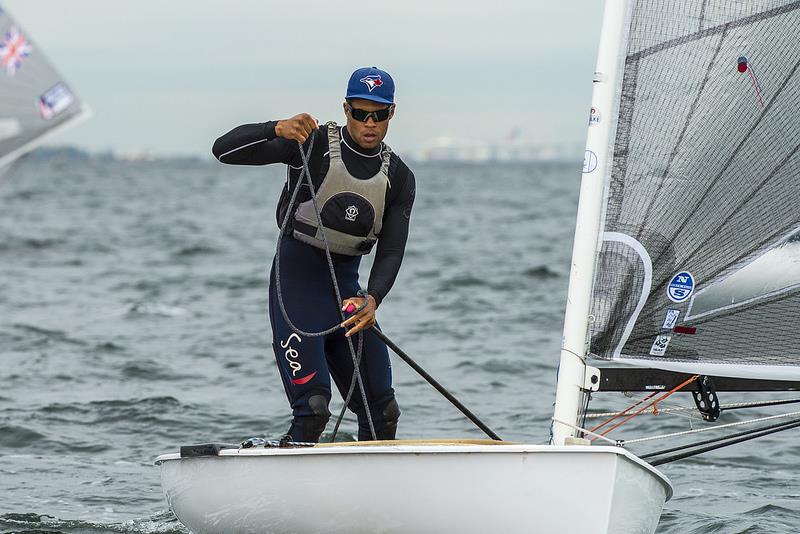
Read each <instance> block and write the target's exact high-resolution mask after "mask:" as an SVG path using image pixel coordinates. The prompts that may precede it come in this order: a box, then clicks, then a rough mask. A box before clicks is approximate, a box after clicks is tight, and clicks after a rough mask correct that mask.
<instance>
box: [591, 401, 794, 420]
mask: <svg viewBox="0 0 800 534" xmlns="http://www.w3.org/2000/svg"><path fill="white" fill-rule="evenodd" d="M798 400H800V399H779V400H770V401H754V402H733V403H728V404H720V406H719V407H720V409H721V410H725V409H732V408H756V407H758V406H765V407H769V406H772V405H773V404H778V403H781V402H786V403H788V402H792V401H795V402H796V401H798ZM658 404H661V403H660V402H659V403H658ZM688 411H697V412H698V413H699V410H698V409H697V408H696V407H695V406H680V407H677V408H659V409H658V413H659V414H662V413H674V412H688ZM618 413H619V412H592V413H588V414H586V419H600V418H602V417H612V416H614V415H617V414H618ZM650 414H652V412H651V411H648V410H646V411H644V412H642V413H638V414H635V415H637V416H639V415H650Z"/></svg>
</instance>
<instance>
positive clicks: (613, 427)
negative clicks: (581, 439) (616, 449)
mask: <svg viewBox="0 0 800 534" xmlns="http://www.w3.org/2000/svg"><path fill="white" fill-rule="evenodd" d="M698 378H700V375H694V376H691V377H689V378H687V379H686V380H684V381H683V382H682V383H680V384H678V385H677V386H675V387H674V388H672V389H671V390H669V391H668V392H666V393H665V394H664V395H662V396H661V397H659V398H658V399H656V400H654V401H652V402H649V403H647V404H646V405H645V406H643V407H641V408H639V410H638V411H636V412H635V413H633V414H631V415H628V416H627V417H626V418H625V419H623V420H622V421H620V422H619V423H617V424H616V425H614V426H612V427H611V428H609V429H608V430H606V431H605V432H603V434H602V435H603V436H605V435H607V434H608V433H609V432H611V431H612V430H614V429H616V428H619V427H620V426H622V425H624V424H625V423H627V422H628V421H630V420H631V419H633V418H634V417H636V416H637V415H639V414H640V413H642V412H643V411H645V410H646V409H647V408H649V407H650V406H652V407H653V410H654V411H655V410H657V406H658V403H659V402H660V401H662V400H664V399H666V398H667V397H669V396H670V395H672V394H673V393H676V392H677V391H680V390H681V389H682V388H684V387H685V386H687V385H689V384H691V383H692V382H694V381H695V380H697V379H698ZM593 439H596V438H593Z"/></svg>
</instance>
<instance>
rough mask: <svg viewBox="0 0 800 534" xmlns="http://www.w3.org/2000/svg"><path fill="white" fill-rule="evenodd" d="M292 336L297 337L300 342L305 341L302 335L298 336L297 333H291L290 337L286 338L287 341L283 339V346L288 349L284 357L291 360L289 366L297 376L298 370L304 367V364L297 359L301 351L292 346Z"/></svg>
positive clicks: (293, 374)
mask: <svg viewBox="0 0 800 534" xmlns="http://www.w3.org/2000/svg"><path fill="white" fill-rule="evenodd" d="M292 338H295V339H297V342H298V343H302V342H303V340H302V339H301V338H300V336H298V335H297V334H295V333H292V335H290V336H289V337H288V339H286V341H281V348H282V349H286V352H284V353H283V356H284V358H286V361H287V362H289V367H291V368H292V376H295V375H296V374H297V371H299V370H300V369H302V368H303V366H302V365H301V364H300V362H298V361H297V357H298V356H300V353H299V352H297V350H295V349H294V348H292V347H291V346H290V343H291V342H292Z"/></svg>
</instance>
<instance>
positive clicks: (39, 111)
mask: <svg viewBox="0 0 800 534" xmlns="http://www.w3.org/2000/svg"><path fill="white" fill-rule="evenodd" d="M0 95H2V99H0V168H2V167H4V166H6V165H8V164H9V163H11V162H13V161H14V160H15V159H17V158H19V157H20V156H22V155H24V154H25V153H26V152H29V151H30V150H32V149H34V148H35V147H36V146H38V145H39V144H40V143H41V142H42V141H43V140H44V139H45V138H46V137H47V136H48V135H50V134H52V133H53V132H56V131H58V130H60V129H62V128H65V127H67V126H71V125H74V124H75V123H76V122H78V121H79V120H81V119H84V118H86V117H88V115H89V110H88V107H87V106H86V105H85V104H84V102H83V101H82V100H81V98H80V97H79V96H78V95H77V94H76V93H75V92H74V91H73V90H72V89H71V88H70V86H69V85H68V84H67V83H66V82H65V81H64V79H63V78H62V77H61V75H60V74H59V73H58V71H56V69H55V68H54V67H53V66H52V65H51V64H50V62H49V61H48V60H47V58H46V57H45V55H44V54H43V52H42V50H41V49H40V48H39V47H38V46H37V45H36V44H35V43H34V42H33V41H32V40H31V38H30V36H29V35H28V34H27V33H26V32H25V31H24V29H23V28H22V27H21V26H20V25H19V24H18V23H17V22H16V21H15V20H14V19H13V18H11V16H10V15H9V14H8V12H7V11H5V10H4V9H3V8H2V7H0Z"/></svg>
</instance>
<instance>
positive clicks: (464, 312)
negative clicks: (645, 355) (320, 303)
mask: <svg viewBox="0 0 800 534" xmlns="http://www.w3.org/2000/svg"><path fill="white" fill-rule="evenodd" d="M413 168H414V170H415V173H416V176H417V182H418V194H417V204H416V206H415V209H414V216H413V220H412V235H411V239H410V243H409V246H408V251H407V256H406V260H405V262H404V266H403V270H402V272H401V274H400V277H399V279H398V281H397V284H396V285H395V288H394V289H393V291H392V293H391V295H390V296H389V298H388V299H387V300H386V301H385V303H384V305H383V306H382V307H381V310H380V319H381V322H382V324H383V327H384V331H385V332H386V333H387V334H389V335H390V337H392V338H393V339H394V340H395V341H396V342H397V343H398V344H399V345H400V346H401V347H403V348H404V349H405V350H406V351H407V352H408V353H409V354H411V355H412V356H414V357H415V358H416V359H417V360H418V361H419V362H420V363H421V364H422V365H423V366H424V367H426V368H427V370H428V371H429V372H430V373H431V374H433V375H434V376H435V377H437V378H438V379H439V380H440V381H441V382H442V383H443V384H445V385H446V386H448V387H449V388H450V389H451V390H452V391H453V392H454V393H455V394H456V395H457V396H458V397H459V398H460V399H461V400H462V401H463V402H464V403H465V404H466V405H467V406H469V407H471V408H473V410H474V411H475V412H476V413H477V414H479V416H480V417H482V418H483V419H484V420H485V421H486V422H488V423H489V424H490V426H492V427H493V429H494V430H495V431H497V432H498V433H499V434H500V435H501V436H503V437H504V438H506V439H515V440H526V441H532V442H540V443H541V442H545V441H546V440H547V436H548V420H549V417H550V415H551V414H552V402H553V398H554V383H555V382H554V381H555V366H556V360H557V355H558V347H559V344H560V337H561V326H562V316H563V309H564V303H565V295H566V286H567V273H568V263H569V254H570V251H571V240H572V232H573V228H574V215H575V209H576V202H577V191H578V185H579V178H580V172H579V165H578V164H575V165H486V166H443V165H419V164H417V165H414V166H413ZM283 178H284V171H283V169H281V168H278V167H272V168H257V169H252V168H250V169H247V168H225V167H222V166H220V165H216V164H213V163H200V162H172V163H168V162H158V163H125V162H90V163H79V162H68V161H67V162H61V163H59V164H56V163H54V162H43V161H28V162H25V163H23V164H22V165H21V166H20V167H19V168H17V169H16V170H15V172H14V173H13V174H11V175H9V176H7V177H6V178H5V180H4V181H3V182H0V236H2V237H0V310H1V311H2V314H0V364H2V365H0V497H1V498H0V532H5V533H11V532H29V533H33V532H38V533H64V534H67V533H69V534H77V533H110V532H129V533H157V532H164V533H167V532H181V533H183V532H186V531H185V530H184V529H183V528H182V527H181V526H180V524H178V523H177V522H176V520H175V519H174V518H173V516H172V514H171V513H170V512H169V511H168V510H167V506H166V503H165V502H164V500H163V498H162V495H161V493H160V487H159V481H158V472H157V469H156V468H155V467H154V466H153V464H152V461H153V459H154V457H155V456H156V455H157V454H160V453H164V452H171V451H174V450H176V447H177V446H178V445H180V444H184V443H195V442H201V441H209V440H222V441H232V442H236V441H240V440H242V439H244V438H247V437H250V436H255V435H265V434H266V435H267V436H273V437H274V436H278V435H280V434H281V433H282V432H283V431H285V430H286V428H287V424H288V408H287V405H286V399H285V396H284V393H283V390H282V387H281V383H280V380H279V378H278V375H277V372H276V370H275V368H274V366H275V363H274V358H273V355H272V352H271V348H270V333H269V325H268V321H267V319H266V313H265V310H266V277H267V272H268V266H269V263H270V261H271V257H272V253H273V247H274V244H275V238H276V234H277V229H276V227H275V222H274V207H275V202H276V199H277V194H278V191H279V189H280V187H281V186H282V181H283ZM364 267H365V268H364V271H363V272H366V269H367V268H368V265H367V264H365V266H364ZM395 362H396V363H395V366H394V374H395V384H396V389H397V393H398V399H399V402H400V404H401V406H402V409H403V417H402V419H401V425H402V426H401V429H400V432H399V437H402V438H411V437H420V436H425V437H445V436H451V437H454V436H459V437H464V436H469V437H480V434H479V431H477V430H475V429H474V428H473V427H472V426H471V423H469V422H468V421H467V420H465V419H464V418H463V417H462V416H461V415H460V414H459V413H458V412H457V411H456V410H455V409H454V408H452V407H451V406H449V405H448V404H447V403H446V401H444V400H443V399H442V398H441V397H439V396H438V395H437V394H436V392H435V391H433V389H432V388H430V387H429V386H428V385H427V384H425V383H423V382H422V381H421V380H420V379H419V378H418V377H417V376H415V375H414V374H413V373H412V372H411V371H410V370H409V369H408V368H406V367H405V366H404V364H403V363H402V362H400V361H399V360H395ZM625 400H626V399H624V398H623V397H622V396H621V395H620V396H617V397H613V398H612V397H610V396H607V397H605V398H600V399H599V402H596V403H593V407H594V408H617V407H621V406H622V405H623V404H624V403H625ZM680 400H681V402H682V404H687V402H690V401H687V399H685V398H684V399H680ZM738 400H743V399H741V398H739V397H736V398H731V397H730V395H729V396H727V397H726V398H723V399H722V401H723V402H733V401H738ZM334 411H336V410H334ZM785 411H789V410H785ZM762 413H767V412H760V411H757V412H748V413H746V414H744V413H741V414H740V413H739V412H736V413H732V414H731V415H730V416H728V415H726V416H725V421H723V422H731V421H736V420H740V419H742V418H744V417H749V416H752V415H761V414H762ZM688 426H689V423H688V420H687V419H685V418H677V417H668V416H660V417H658V418H655V417H648V418H647V420H643V421H641V422H637V424H636V425H635V426H634V430H633V431H632V432H634V433H635V434H637V435H642V434H648V433H662V432H666V431H675V430H681V429H686V428H688ZM345 427H346V428H345V429H346V430H349V431H353V430H354V428H355V424H354V420H353V419H352V418H350V419H348V420H347V422H346V425H345ZM797 436H798V433H797V432H791V431H790V432H788V433H785V434H780V435H777V436H770V437H768V438H765V439H762V440H758V441H755V442H749V443H746V444H742V445H738V446H735V447H731V448H728V449H724V450H722V451H718V452H715V453H712V454H709V455H706V456H702V457H698V458H696V459H692V460H686V461H683V462H679V463H675V464H671V465H668V466H665V467H664V472H665V473H666V474H667V475H668V476H669V477H670V478H671V479H672V480H673V482H674V483H675V487H676V488H675V489H676V494H675V497H674V498H673V500H672V501H671V502H670V503H668V504H667V508H666V511H665V513H664V516H663V518H662V522H661V526H660V528H659V532H660V533H701V532H702V533H705V532H724V533H744V532H747V533H754V532H785V533H790V532H791V533H794V532H797V531H798V530H800V504H798V502H799V501H798V498H800V476H798V465H797V458H798V454H799V453H800V446H798V445H797V443H796V441H797ZM587 475H589V474H587ZM410 476H413V474H410ZM384 483H387V484H390V483H391V481H385V482H384Z"/></svg>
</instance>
